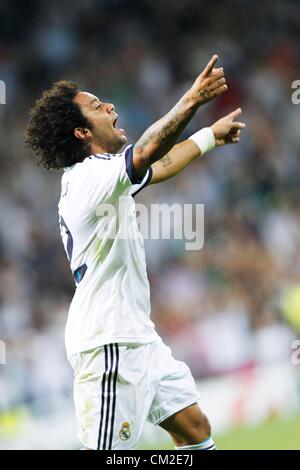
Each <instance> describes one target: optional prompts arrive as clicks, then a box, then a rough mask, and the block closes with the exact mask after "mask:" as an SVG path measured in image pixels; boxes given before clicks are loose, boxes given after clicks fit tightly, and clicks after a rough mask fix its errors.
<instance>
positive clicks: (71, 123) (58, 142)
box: [25, 80, 92, 169]
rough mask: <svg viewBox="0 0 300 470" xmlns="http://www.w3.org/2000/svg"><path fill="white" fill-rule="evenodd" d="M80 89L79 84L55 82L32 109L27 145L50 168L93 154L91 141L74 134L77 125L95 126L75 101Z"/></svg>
mask: <svg viewBox="0 0 300 470" xmlns="http://www.w3.org/2000/svg"><path fill="white" fill-rule="evenodd" d="M78 92H79V89H78V86H77V85H76V83H73V82H71V81H68V80H62V81H59V82H55V83H53V85H52V87H51V88H50V89H49V90H46V91H45V92H44V93H43V94H42V96H41V98H40V99H39V100H37V101H36V103H35V106H34V107H33V108H32V110H31V111H30V122H29V124H28V126H27V128H26V136H25V138H26V140H25V142H26V146H27V147H30V148H31V149H32V150H33V151H34V152H35V153H36V154H37V156H38V164H42V165H43V166H44V167H45V168H47V169H50V168H64V167H68V166H71V165H73V164H74V163H77V162H80V161H82V160H84V158H86V157H87V156H88V155H89V153H90V144H89V143H88V142H85V141H83V140H80V139H77V137H76V136H75V135H74V129H75V127H85V128H88V129H91V128H92V126H91V124H90V122H89V121H88V119H86V118H85V116H84V115H83V114H82V112H81V109H80V107H79V105H78V104H77V103H74V101H73V100H74V98H75V96H76V94H77V93H78Z"/></svg>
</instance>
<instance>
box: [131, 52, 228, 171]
mask: <svg viewBox="0 0 300 470" xmlns="http://www.w3.org/2000/svg"><path fill="white" fill-rule="evenodd" d="M217 60H218V56H217V55H214V56H213V57H212V58H211V60H210V61H209V62H208V64H207V66H206V67H205V69H204V70H203V72H202V73H201V74H200V75H199V77H198V78H197V79H196V81H195V82H194V84H193V85H192V87H191V88H190V89H189V90H188V91H187V92H186V93H185V94H184V95H183V96H182V98H181V99H180V100H179V101H178V103H177V104H176V105H175V106H174V107H173V108H172V109H171V110H170V111H169V112H168V113H167V114H166V115H165V116H163V117H162V118H161V119H159V120H158V121H156V122H155V123H154V124H152V126H150V127H149V128H148V129H147V130H146V131H145V132H144V133H143V134H142V135H141V137H140V138H139V139H138V141H137V142H136V144H135V146H134V149H133V156H132V162H133V167H134V169H135V173H136V175H137V177H138V178H142V177H143V176H144V175H145V173H146V171H147V168H149V167H150V166H151V165H152V164H153V163H154V162H156V161H157V160H159V159H160V158H162V157H163V156H164V155H166V154H167V153H168V152H169V151H170V150H171V149H172V147H173V146H174V144H175V143H176V140H177V139H178V137H179V135H180V134H181V133H182V131H183V129H184V128H185V127H186V126H187V124H188V123H189V121H190V120H191V119H192V117H193V116H194V114H195V112H196V111H197V109H198V108H199V106H200V105H202V104H204V103H206V102H207V101H210V100H211V99H212V98H214V97H215V96H219V95H222V93H224V92H225V91H227V85H226V83H225V78H224V71H223V69H222V68H220V69H214V65H215V63H216V62H217Z"/></svg>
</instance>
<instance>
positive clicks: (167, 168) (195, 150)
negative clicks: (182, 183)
mask: <svg viewBox="0 0 300 470" xmlns="http://www.w3.org/2000/svg"><path fill="white" fill-rule="evenodd" d="M200 155H201V152H200V149H199V147H198V146H197V145H196V144H195V143H194V142H193V141H192V140H184V141H183V142H180V143H179V144H177V145H175V146H174V147H173V148H172V149H171V150H170V151H169V152H168V153H167V154H166V155H164V156H163V157H162V158H161V159H160V160H159V161H157V162H155V163H154V164H153V165H152V171H153V175H152V179H151V184H155V183H160V182H161V181H165V180H167V179H169V178H172V177H173V176H176V175H177V174H178V173H180V172H181V171H182V170H183V169H184V168H185V167H186V166H187V165H189V164H190V163H191V162H192V161H193V160H194V159H195V158H197V157H199V156H200Z"/></svg>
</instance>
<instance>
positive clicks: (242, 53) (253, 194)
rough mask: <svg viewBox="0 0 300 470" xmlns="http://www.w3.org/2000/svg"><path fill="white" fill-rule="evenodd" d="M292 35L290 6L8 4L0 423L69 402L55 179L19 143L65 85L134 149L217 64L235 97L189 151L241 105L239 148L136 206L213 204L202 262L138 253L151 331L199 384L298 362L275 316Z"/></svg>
mask: <svg viewBox="0 0 300 470" xmlns="http://www.w3.org/2000/svg"><path fill="white" fill-rule="evenodd" d="M299 29H300V8H299V4H298V2H297V1H290V0H289V1H285V2H282V1H277V0H274V1H271V0H265V1H263V2H261V1H258V0H227V1H225V2H217V1H216V0H211V1H210V2H206V1H202V0H160V1H150V0H135V1H134V0H132V1H130V0H102V1H101V0H73V1H72V2H68V1H67V0H59V1H58V0H53V1H52V2H50V3H49V2H39V1H37V0H27V1H26V2H25V1H24V2H23V1H21V2H20V1H17V0H2V1H1V4H0V79H1V80H4V81H5V83H6V90H7V97H6V101H7V104H6V105H0V155H1V158H0V216H1V224H0V339H1V340H2V341H5V344H6V351H7V352H6V361H7V365H0V390H1V393H0V409H3V408H7V407H10V406H12V405H14V404H16V403H20V402H25V403H33V402H35V401H36V400H37V399H40V398H44V397H50V396H53V395H56V394H65V393H67V394H68V393H69V391H70V389H71V387H72V380H71V370H70V368H69V365H68V363H67V361H66V359H65V352H64V339H63V334H64V324H65V322H66V317H67V311H68V307H69V303H70V300H71V297H72V295H73V292H74V284H73V280H72V276H71V272H70V269H69V266H68V262H67V259H66V256H65V253H64V251H63V247H62V243H61V240H60V235H59V230H58V217H57V202H58V199H59V195H60V177H61V172H57V171H46V170H44V169H43V168H40V167H37V165H36V161H35V156H34V155H33V154H32V153H31V152H29V151H28V150H26V149H25V147H24V137H23V135H24V129H25V125H26V122H27V120H28V112H29V109H30V108H31V107H32V105H33V103H34V101H35V99H37V98H38V96H39V95H40V93H41V92H42V91H43V90H44V89H46V88H48V87H49V86H50V84H51V83H52V82H53V81H55V80H58V79H62V78H66V79H71V80H73V81H75V82H78V84H79V86H80V88H81V89H83V90H88V91H91V92H93V93H95V94H96V95H98V96H99V97H100V98H101V99H103V100H109V101H110V102H112V103H114V104H115V106H116V109H117V112H118V114H119V115H120V119H119V125H120V127H124V128H125V129H126V131H127V134H128V136H129V142H134V141H135V140H136V139H137V138H138V137H139V135H140V134H141V132H142V131H143V130H144V129H145V128H147V126H148V125H150V124H151V123H152V122H154V120H156V119H158V118H159V117H160V116H162V115H163V114H165V113H166V112H167V111H168V110H169V109H170V107H171V106H172V105H173V104H175V102H176V101H177V100H178V99H179V97H180V96H181V94H182V93H183V92H184V91H185V90H186V89H187V88H188V86H189V85H190V84H191V83H192V81H193V80H194V79H195V77H196V76H197V74H198V73H199V72H200V71H201V70H202V68H203V66H204V65H205V64H206V62H207V61H208V59H209V58H210V56H211V55H212V53H215V52H216V53H218V54H219V57H220V60H219V64H220V65H222V66H223V67H224V68H225V73H226V77H227V81H228V85H229V91H228V93H227V94H226V95H224V96H222V97H220V98H218V99H217V100H214V101H212V102H211V103H210V104H209V105H207V106H205V107H203V108H201V109H200V110H199V112H198V114H197V116H196V117H195V118H194V119H193V121H192V123H191V124H190V125H189V127H188V128H187V130H186V131H185V133H184V135H183V138H184V137H187V136H188V135H190V134H191V133H192V132H195V131H196V130H198V129H200V128H201V127H205V126H207V125H210V124H212V123H213V122H214V121H215V120H216V119H217V118H219V117H221V116H222V115H224V114H225V113H227V112H229V111H231V110H233V109H235V108H236V107H240V106H241V107H242V109H243V117H242V119H243V120H244V121H245V122H246V124H247V128H246V130H245V131H244V133H243V136H242V138H241V142H240V144H239V145H231V146H227V147H224V148H222V149H217V150H215V151H214V152H212V153H211V154H208V155H206V156H205V157H204V158H203V159H199V160H198V161H195V162H194V163H193V164H192V165H191V166H190V167H189V168H187V169H186V170H185V171H184V172H183V173H181V174H180V175H179V176H177V177H176V179H174V180H171V181H169V182H167V183H164V184H161V185H155V186H152V187H149V188H147V189H145V190H144V191H143V192H142V193H140V195H139V196H138V198H137V199H138V201H139V202H143V203H145V204H147V205H148V206H149V205H150V204H151V203H164V202H167V203H169V204H172V203H194V204H196V203H197V204H204V205H205V242H204V247H203V249H201V250H198V251H187V250H185V248H184V243H183V242H182V241H180V240H152V241H151V240H145V247H146V254H147V266H148V274H149V279H150V283H151V296H152V318H153V320H154V322H155V323H156V325H157V329H158V331H159V332H160V334H161V335H162V336H163V338H164V340H165V342H166V343H167V344H168V345H170V346H171V347H172V349H173V352H174V355H175V357H177V358H178V359H182V360H184V361H186V362H187V363H188V364H189V366H190V367H191V369H192V372H193V374H194V376H195V377H206V376H211V375H214V374H220V373H224V372H229V371H237V370H243V369H245V368H249V367H252V366H253V365H255V364H257V363H261V362H272V361H275V360H281V359H284V358H288V357H289V356H290V354H291V339H292V338H293V333H292V330H290V329H289V328H288V326H287V325H286V324H285V323H284V321H283V320H282V318H281V307H280V306H281V299H282V296H284V295H285V292H286V291H288V289H290V288H291V287H292V286H294V285H297V284H298V283H299V275H300V231H299V224H300V212H299V204H300V192H299V190H298V187H299V174H300V161H299V150H300V132H299V129H298V126H299V122H300V105H298V106H297V105H294V104H292V100H291V94H292V89H291V84H292V82H293V81H294V80H296V79H300V72H299V69H300V67H299V66H300V39H299ZM199 230H200V227H199ZM48 403H49V402H48Z"/></svg>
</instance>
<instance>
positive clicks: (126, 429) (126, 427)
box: [119, 421, 131, 441]
mask: <svg viewBox="0 0 300 470" xmlns="http://www.w3.org/2000/svg"><path fill="white" fill-rule="evenodd" d="M119 437H120V439H121V440H122V441H128V439H130V437H131V425H130V423H129V422H128V421H124V423H122V424H121V429H120V432H119Z"/></svg>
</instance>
